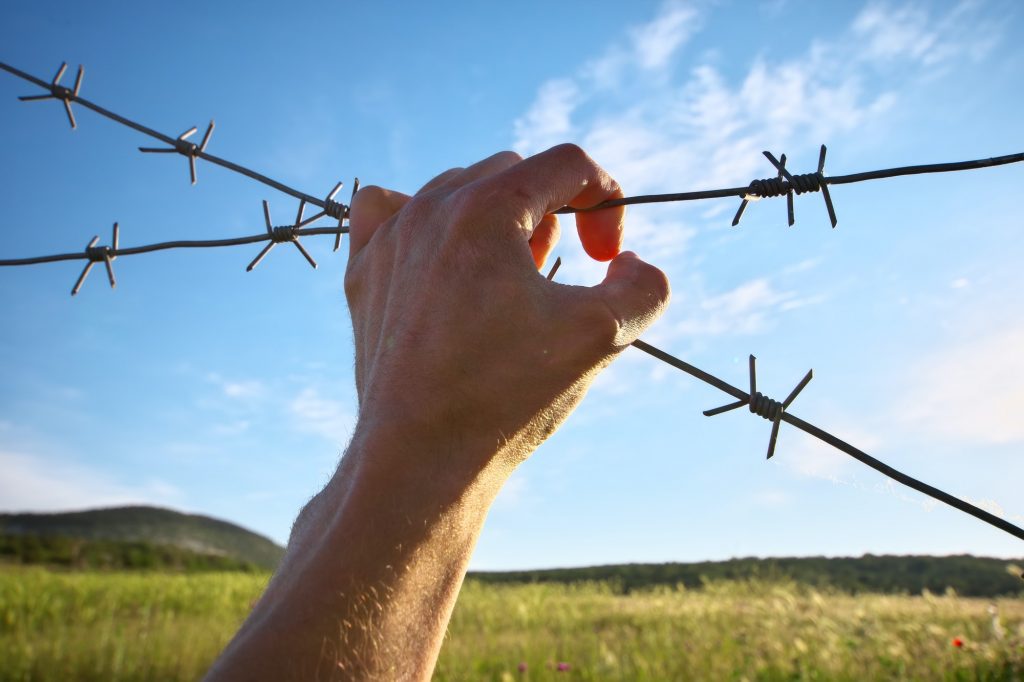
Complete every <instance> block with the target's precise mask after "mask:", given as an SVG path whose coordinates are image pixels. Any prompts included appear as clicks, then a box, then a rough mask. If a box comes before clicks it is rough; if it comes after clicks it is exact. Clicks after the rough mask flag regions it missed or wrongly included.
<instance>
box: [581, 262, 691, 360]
mask: <svg viewBox="0 0 1024 682" xmlns="http://www.w3.org/2000/svg"><path fill="white" fill-rule="evenodd" d="M590 291H591V292H592V293H593V295H595V296H597V297H599V298H600V299H601V301H602V302H603V303H604V305H605V306H606V307H607V309H608V310H609V311H610V314H611V315H613V316H614V317H615V320H616V322H618V333H617V334H616V338H615V341H614V343H615V345H616V346H619V347H622V346H626V345H628V344H630V343H632V342H633V341H635V340H636V339H637V338H638V337H639V336H640V334H641V333H642V332H643V331H644V330H645V329H647V328H648V327H649V326H651V324H653V323H654V321H655V320H656V319H658V317H660V316H661V314H662V313H663V312H664V311H665V307H666V306H667V305H668V301H669V297H670V296H671V290H670V288H669V284H668V278H667V277H665V273H664V272H662V271H661V270H659V269H658V268H656V267H654V266H653V265H651V264H649V263H645V262H644V261H642V260H640V258H639V257H638V256H637V255H636V254H635V253H633V252H632V251H623V252H622V253H620V254H619V255H618V256H617V257H616V258H615V259H614V260H613V261H612V262H611V263H609V264H608V274H607V275H605V278H604V281H603V282H601V283H600V284H598V285H597V286H595V287H593V288H591V290H590Z"/></svg>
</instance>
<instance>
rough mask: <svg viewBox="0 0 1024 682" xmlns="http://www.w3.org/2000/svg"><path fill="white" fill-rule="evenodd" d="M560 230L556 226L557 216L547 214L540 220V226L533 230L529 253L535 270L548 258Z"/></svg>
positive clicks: (540, 267)
mask: <svg viewBox="0 0 1024 682" xmlns="http://www.w3.org/2000/svg"><path fill="white" fill-rule="evenodd" d="M561 233H562V230H561V228H560V227H559V225H558V216H556V215H555V214H554V213H549V214H547V215H546V216H544V217H543V218H541V220H540V224H538V225H537V227H535V228H533V236H532V237H530V252H531V253H532V254H533V262H534V263H536V264H537V269H538V270H540V269H542V268H543V267H544V263H545V262H546V261H547V259H548V256H550V255H551V251H552V250H553V249H554V248H555V244H557V243H558V237H559V236H560V235H561Z"/></svg>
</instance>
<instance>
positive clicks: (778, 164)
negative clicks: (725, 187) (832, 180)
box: [732, 145, 838, 228]
mask: <svg viewBox="0 0 1024 682" xmlns="http://www.w3.org/2000/svg"><path fill="white" fill-rule="evenodd" d="M827 151H828V150H827V148H826V147H825V145H821V151H820V152H819V153H818V170H817V171H815V172H814V173H804V174H802V175H793V174H792V173H790V172H789V170H788V169H787V168H786V155H785V154H783V155H782V156H781V157H779V158H778V159H776V158H775V155H774V154H772V153H771V152H769V151H764V152H761V153H762V154H764V156H765V158H766V159H768V161H770V162H771V164H772V165H773V166H775V170H776V171H778V175H777V176H776V177H774V178H766V179H762V180H754V181H752V182H751V183H750V186H749V187H748V188H747V192H746V193H745V194H744V195H743V199H742V201H740V207H739V209H737V211H736V216H735V217H734V218H733V219H732V226H733V227H736V226H737V225H739V223H740V218H742V217H743V211H744V210H745V209H746V208H747V204H748V203H749V202H750V201H756V200H758V199H767V198H769V197H781V196H783V195H785V197H786V212H787V218H788V220H789V226H790V227H792V226H793V224H794V223H795V222H796V217H795V215H794V213H793V194H794V193H796V194H804V193H805V192H819V191H820V192H821V193H822V196H823V197H824V198H825V208H826V209H827V210H828V218H829V221H830V222H831V223H832V227H833V228H835V226H836V223H837V222H838V221H837V220H836V211H835V207H834V206H833V205H832V195H831V194H829V191H828V182H829V181H828V179H826V178H825V154H826V152H827Z"/></svg>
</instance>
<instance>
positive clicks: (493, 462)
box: [207, 145, 669, 680]
mask: <svg viewBox="0 0 1024 682" xmlns="http://www.w3.org/2000/svg"><path fill="white" fill-rule="evenodd" d="M619 196H622V193H621V190H620V189H619V186H618V184H617V183H616V182H615V181H614V180H613V179H612V178H611V177H610V176H608V174H607V173H605V172H604V171H603V170H602V169H601V168H600V167H599V166H598V165H597V164H596V163H595V162H594V161H593V160H592V159H590V158H589V157H588V156H587V155H586V154H585V153H584V152H583V151H582V150H580V149H579V148H578V147H575V146H572V145H561V146H558V147H554V148H552V149H550V150H548V151H546V152H544V153H542V154H538V155H536V156H533V157H530V158H529V159H526V160H523V159H522V158H521V157H519V156H518V155H517V154H514V153H512V152H502V153H500V154H496V155H494V156H491V157H489V158H487V159H484V160H483V161H481V162H479V163H477V164H475V165H473V166H470V167H468V168H465V169H461V168H457V169H452V170H450V171H447V172H445V173H442V174H441V175H439V176H438V177H436V178H434V179H433V180H432V181H431V182H429V183H427V185H426V186H424V187H423V189H421V190H420V191H419V192H417V193H416V195H415V196H412V197H409V196H407V195H404V194H401V193H398V192H393V191H389V190H385V189H381V188H379V187H367V188H364V189H363V190H361V191H360V192H359V193H358V194H357V195H356V198H355V200H354V202H353V207H352V216H351V233H350V236H351V245H350V255H349V262H348V269H347V271H346V275H345V293H346V295H347V298H348V303H349V308H350V310H351V312H352V324H353V330H354V337H355V352H356V358H355V369H356V390H357V393H358V395H359V403H360V412H359V420H358V424H357V426H356V429H355V433H354V435H353V438H352V442H351V444H350V445H349V447H348V450H347V452H346V454H345V457H344V458H343V459H342V461H341V464H340V465H339V467H338V470H337V472H336V473H335V475H334V476H333V477H332V479H331V481H330V482H329V483H328V484H327V486H326V487H325V488H324V490H323V491H321V492H320V493H319V494H318V495H317V496H316V497H315V498H313V500H312V501H311V502H310V503H309V504H308V505H307V506H306V507H305V508H304V509H303V510H302V511H301V513H300V514H299V517H298V519H297V520H296V522H295V526H294V528H293V530H292V536H291V538H290V540H289V543H288V549H287V552H286V555H285V559H284V561H283V562H282V564H281V566H280V568H279V569H278V571H277V573H276V574H275V576H274V578H273V580H272V581H271V583H270V585H269V587H268V588H267V590H266V593H265V594H264V595H263V597H262V598H261V599H260V601H259V603H258V604H257V605H256V607H255V608H254V609H253V612H252V613H251V615H250V616H249V618H248V620H247V621H246V622H245V624H244V625H243V626H242V629H241V630H240V631H239V632H238V634H237V635H236V636H235V638H234V640H233V641H232V642H231V644H230V645H228V647H227V649H226V650H225V651H224V653H223V654H222V655H221V657H220V659H219V660H218V661H217V663H216V664H215V665H214V667H213V668H212V669H211V671H210V672H209V674H208V677H207V679H209V680H332V679H344V680H349V679H373V680H377V679H380V680H392V679H394V680H418V679H419V680H425V679H429V677H430V674H431V672H432V670H433V667H434V664H435V661H436V659H437V655H438V651H439V650H440V647H441V641H442V638H443V636H444V632H445V628H446V627H447V624H448V619H449V617H450V616H451V611H452V608H453V606H454V604H455V599H456V597H457V596H458V592H459V588H460V586H461V585H462V580H463V577H464V576H465V572H466V566H467V564H468V562H469V558H470V555H471V553H472V551H473V547H474V545H475V544H476V540H477V537H478V535H479V533H480V530H481V528H482V526H483V523H484V519H485V517H486V515H487V511H488V509H489V508H490V505H491V503H492V502H493V501H494V498H495V496H496V495H497V494H498V491H499V490H500V489H501V487H502V485H503V484H504V483H505V481H506V480H507V479H508V476H509V475H510V474H511V472H512V471H513V469H515V467H516V466H517V465H518V464H520V463H521V462H522V461H524V460H525V459H526V458H527V457H529V456H530V454H532V453H533V451H534V450H535V449H536V448H537V446H538V445H540V443H541V442H543V441H544V439H546V438H547V437H548V436H549V435H551V433H553V432H554V430H555V429H557V428H558V426H559V425H560V424H561V423H562V422H563V421H564V420H565V419H566V418H567V417H568V416H569V414H570V413H571V412H572V411H573V409H575V407H576V406H577V405H578V404H579V402H580V401H581V400H582V399H583V396H584V394H585V392H586V390H587V388H588V387H589V385H590V383H591V382H592V381H593V379H594V377H595V375H596V374H597V373H598V372H599V371H600V370H601V369H603V368H604V367H606V366H607V365H608V363H610V362H611V361H612V360H613V359H614V357H615V356H616V355H617V354H618V353H619V352H621V351H622V350H623V349H624V348H625V347H626V346H627V345H628V344H629V343H630V342H631V341H633V340H634V339H635V338H637V336H639V334H640V333H641V332H642V331H643V330H644V329H645V328H646V327H647V326H649V325H650V324H651V323H652V322H653V321H654V320H655V319H656V318H657V317H658V316H659V315H660V314H661V313H662V311H663V310H664V308H665V306H666V305H667V302H668V298H669V287H668V281H667V280H666V278H665V276H664V274H663V273H662V272H661V271H660V270H658V269H657V268H655V267H654V266H652V265H649V264H647V263H644V262H643V261H641V260H640V259H639V258H638V257H637V256H636V255H635V254H632V253H630V252H622V253H620V248H621V243H622V231H623V215H624V210H623V209H621V208H617V209H606V210H603V211H597V212H593V213H581V214H577V218H576V220H577V228H578V232H579V237H580V240H581V242H582V244H583V247H584V249H585V250H586V252H587V253H588V254H590V255H591V256H592V257H594V258H596V259H598V260H604V261H608V260H610V261H611V263H610V264H609V267H608V274H607V276H606V278H605V279H604V281H603V282H601V283H600V284H598V285H596V286H593V287H579V286H568V285H564V284H558V283H555V282H549V281H547V280H546V279H545V278H544V277H543V276H542V275H540V274H539V273H538V268H539V267H541V266H542V265H543V263H544V261H545V260H546V259H547V257H548V255H549V254H550V252H551V249H552V248H553V247H554V245H555V243H556V242H557V240H558V237H559V227H558V221H557V219H556V217H555V216H554V215H552V214H551V212H552V211H553V210H555V209H557V208H560V207H562V206H564V205H566V204H568V205H570V206H574V207H587V206H592V205H594V204H596V203H598V202H600V201H603V200H605V199H609V198H613V197H619Z"/></svg>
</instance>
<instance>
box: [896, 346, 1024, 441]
mask: <svg viewBox="0 0 1024 682" xmlns="http://www.w3.org/2000/svg"><path fill="white" fill-rule="evenodd" d="M1022 349H1024V326H1016V327H1011V328H1008V329H1002V330H999V331H995V332H992V333H989V334H988V335H986V336H981V337H977V338H974V339H971V340H969V341H966V342H963V343H961V344H959V345H955V346H952V347H949V348H946V349H944V350H941V351H937V352H935V353H932V354H930V355H928V356H926V357H924V358H923V360H922V361H921V362H920V363H918V364H917V365H915V366H914V367H913V368H912V369H911V370H910V371H909V373H908V376H907V377H906V379H905V380H904V382H903V385H905V386H907V387H908V389H907V392H906V394H905V395H904V396H902V397H901V399H900V401H899V404H898V405H897V406H896V408H895V409H894V410H893V413H894V414H895V415H898V417H897V418H898V419H900V420H901V421H902V422H903V423H905V424H907V425H909V426H912V427H913V428H914V429H916V430H918V431H920V432H922V433H930V434H933V435H935V436H940V437H943V438H946V439H956V440H959V441H962V442H965V443H973V444H979V445H980V444H1005V443H1019V442H1024V419H1021V414H1022V413H1024V352H1022Z"/></svg>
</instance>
